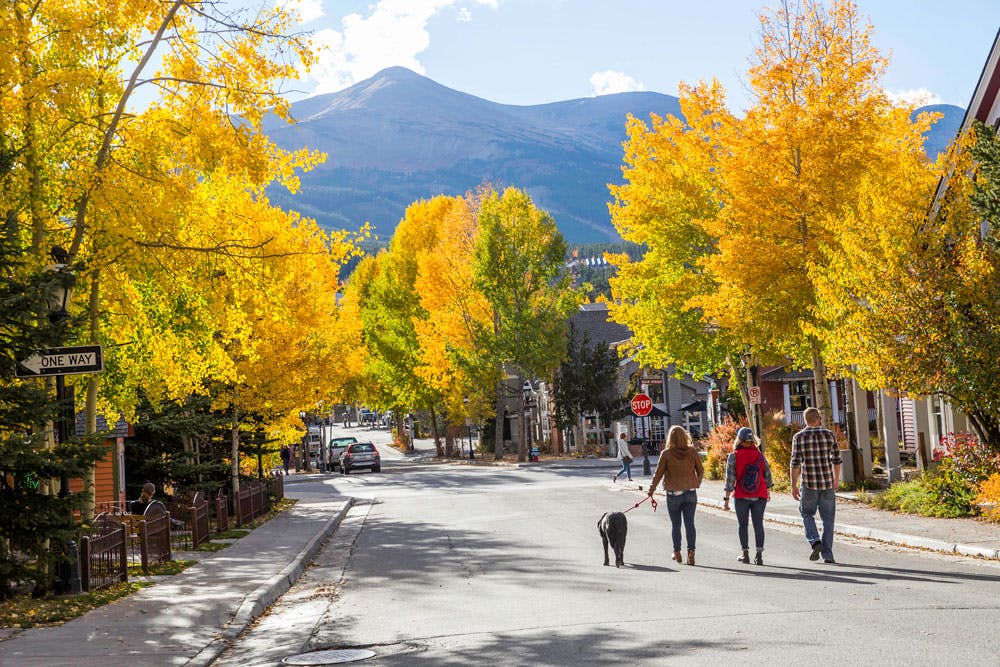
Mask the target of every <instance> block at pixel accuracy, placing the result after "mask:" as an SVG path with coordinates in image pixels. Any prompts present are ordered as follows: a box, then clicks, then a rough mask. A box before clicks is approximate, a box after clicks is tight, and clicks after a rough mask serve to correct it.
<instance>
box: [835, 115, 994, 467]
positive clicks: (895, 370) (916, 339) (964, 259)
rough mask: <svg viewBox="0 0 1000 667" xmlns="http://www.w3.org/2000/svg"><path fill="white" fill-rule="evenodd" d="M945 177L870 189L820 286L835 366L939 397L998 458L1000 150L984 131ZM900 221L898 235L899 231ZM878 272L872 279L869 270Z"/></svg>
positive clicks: (914, 172) (963, 144)
mask: <svg viewBox="0 0 1000 667" xmlns="http://www.w3.org/2000/svg"><path fill="white" fill-rule="evenodd" d="M945 167H946V173H950V174H952V175H951V177H950V178H949V179H948V180H947V181H946V184H947V185H946V187H945V188H944V189H943V190H942V192H943V196H942V197H941V199H940V200H939V201H938V202H936V205H935V206H934V207H932V208H931V209H930V210H931V214H932V215H931V216H930V217H929V216H928V205H927V203H928V201H930V200H931V197H932V193H933V192H934V188H935V187H936V186H937V184H938V182H939V181H938V173H939V172H937V171H936V170H931V169H928V168H927V167H926V166H925V165H919V164H915V165H913V166H912V167H911V170H910V173H909V174H907V175H906V177H905V178H899V179H895V180H893V181H892V182H889V183H886V182H884V181H883V180H881V179H880V178H879V179H874V178H873V179H872V181H871V184H870V187H869V188H868V189H867V190H866V196H865V198H864V200H863V205H862V206H859V207H858V208H857V210H856V213H855V214H854V215H852V216H849V217H846V218H845V220H844V229H843V231H842V236H843V237H844V238H848V237H849V239H850V241H849V244H848V242H847V241H845V242H843V245H844V247H845V248H846V252H843V253H832V252H831V253H828V254H827V262H826V263H825V267H824V268H825V270H824V271H822V272H820V273H819V274H818V275H819V278H820V280H819V281H818V283H817V284H818V285H819V287H820V290H819V295H820V297H821V301H820V305H821V307H822V308H821V310H820V312H822V313H823V314H824V316H825V317H826V318H827V320H828V322H829V325H828V329H829V330H831V331H832V332H833V333H832V334H831V335H830V336H829V337H828V339H827V341H826V343H827V347H828V349H829V350H830V353H831V355H832V358H833V360H834V361H835V362H836V363H837V364H838V365H839V366H841V367H845V368H847V369H849V370H850V371H851V372H852V373H853V374H854V375H856V376H857V378H858V380H859V382H861V384H862V385H863V386H866V387H868V388H877V387H895V388H897V389H899V390H903V391H907V392H909V393H911V394H915V395H929V394H934V393H941V394H943V395H944V396H946V397H947V398H948V400H949V401H950V402H951V403H952V404H953V405H954V406H955V407H956V408H958V409H960V410H961V411H962V412H964V413H965V414H966V415H967V416H968V417H969V420H970V422H971V424H972V426H973V428H974V429H975V431H976V433H977V434H978V435H979V437H980V438H981V439H982V440H983V441H984V442H986V443H989V445H990V446H991V447H992V448H993V449H994V450H995V451H1000V361H998V357H997V350H998V349H1000V280H998V279H997V276H998V275H1000V245H998V241H997V236H996V230H997V229H998V225H1000V208H998V206H997V203H996V202H997V197H998V195H1000V141H998V139H997V134H996V131H995V130H994V129H993V128H989V127H986V126H984V125H981V124H977V125H976V126H975V127H974V128H973V130H972V131H971V132H969V133H968V134H967V136H965V137H963V138H962V139H961V141H960V142H959V143H958V144H957V145H956V147H955V148H954V149H953V151H952V156H951V157H950V162H949V163H948V164H946V165H945ZM890 221H891V224H890ZM875 266H877V267H878V270H877V271H873V270H872V267H875Z"/></svg>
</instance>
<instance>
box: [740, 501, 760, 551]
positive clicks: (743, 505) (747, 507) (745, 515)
mask: <svg viewBox="0 0 1000 667" xmlns="http://www.w3.org/2000/svg"><path fill="white" fill-rule="evenodd" d="M765 507H767V498H733V509H734V510H736V523H737V529H736V532H737V534H738V535H739V536H740V548H741V549H743V551H746V550H747V549H749V548H750V547H749V546H747V545H748V544H750V530H749V528H748V526H747V523H748V521H747V520H748V519H752V520H753V541H754V546H756V547H757V551H763V550H764V508H765Z"/></svg>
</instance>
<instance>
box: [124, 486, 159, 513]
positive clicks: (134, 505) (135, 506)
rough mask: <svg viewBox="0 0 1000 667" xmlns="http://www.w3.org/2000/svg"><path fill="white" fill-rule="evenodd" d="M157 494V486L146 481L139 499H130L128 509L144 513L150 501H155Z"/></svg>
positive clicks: (132, 511)
mask: <svg viewBox="0 0 1000 667" xmlns="http://www.w3.org/2000/svg"><path fill="white" fill-rule="evenodd" d="M155 494H156V486H155V485H153V483H152V482H146V483H145V484H143V485H142V493H140V494H139V499H138V500H130V501H129V503H128V511H129V512H131V513H132V514H143V513H144V512H145V511H146V508H147V507H149V503H151V502H152V501H153V496H154V495H155Z"/></svg>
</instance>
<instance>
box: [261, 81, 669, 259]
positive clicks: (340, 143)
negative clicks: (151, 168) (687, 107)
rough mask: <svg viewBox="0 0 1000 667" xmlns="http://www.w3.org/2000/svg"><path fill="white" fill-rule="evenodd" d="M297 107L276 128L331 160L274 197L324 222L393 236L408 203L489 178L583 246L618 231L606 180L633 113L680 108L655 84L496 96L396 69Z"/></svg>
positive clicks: (274, 133)
mask: <svg viewBox="0 0 1000 667" xmlns="http://www.w3.org/2000/svg"><path fill="white" fill-rule="evenodd" d="M291 111H292V115H293V117H295V118H296V119H297V120H298V121H299V122H298V123H297V124H295V125H288V124H285V123H283V122H281V121H278V120H274V121H271V122H269V123H268V124H267V126H266V130H267V132H268V134H269V135H270V136H271V137H272V139H273V140H274V141H275V143H277V144H278V145H279V146H281V147H282V148H285V149H297V148H301V147H303V146H309V147H310V148H314V149H318V150H322V151H324V152H326V153H327V154H328V157H327V161H326V163H325V164H323V165H320V166H319V167H317V168H316V169H314V170H313V171H311V172H309V173H307V174H304V175H303V176H302V179H301V182H302V190H301V191H300V193H299V194H297V195H295V196H292V195H290V194H289V193H288V192H287V191H286V190H284V189H279V188H272V189H271V190H269V192H268V194H269V196H270V197H271V199H272V201H273V202H274V203H275V204H278V205H280V206H282V207H286V208H293V209H295V210H298V211H300V212H302V213H303V214H305V215H308V216H311V217H314V218H316V220H317V221H318V222H319V224H320V225H322V226H324V227H327V228H343V229H357V228H358V226H360V225H361V224H362V223H364V222H365V221H370V222H372V224H374V225H375V227H376V231H377V232H378V233H379V235H380V236H382V237H383V238H387V237H388V236H389V235H390V234H391V233H392V230H393V229H394V228H395V226H396V223H398V222H399V219H400V218H401V217H402V216H403V213H404V211H405V209H406V207H407V206H408V205H409V204H410V203H412V202H414V201H416V200H418V199H426V198H429V197H433V196H435V195H438V194H447V195H460V194H464V193H465V192H468V191H469V190H472V189H474V188H476V187H477V186H479V185H480V184H482V183H483V182H489V183H494V184H497V185H500V186H516V187H519V188H522V189H524V190H525V191H527V192H528V193H529V194H530V195H531V197H532V199H534V201H535V203H536V204H537V205H538V206H539V207H541V208H544V209H546V210H547V211H549V213H551V214H552V216H553V217H554V218H555V220H556V224H557V225H558V226H559V229H560V230H561V231H562V233H563V235H564V236H565V237H566V238H567V240H568V241H570V242H574V243H586V242H599V241H613V240H618V234H617V232H616V231H615V230H614V228H613V227H612V226H611V220H610V216H609V214H608V208H607V203H608V201H609V200H610V195H609V193H608V188H607V184H608V183H609V182H612V181H614V182H620V181H621V160H622V146H621V144H622V142H623V141H624V140H625V119H626V116H627V115H628V114H629V113H632V114H633V115H635V116H638V117H640V118H646V119H648V118H649V114H650V112H655V113H657V114H659V115H666V114H675V115H676V114H679V113H680V108H679V106H678V102H677V98H676V97H672V96H670V95H661V94H659V93H647V92H637V93H619V94H617V95H605V96H601V97H591V98H583V99H578V100H568V101H565V102H555V103H552V104H542V105H536V106H513V105H505V104H497V103H495V102H490V101H488V100H484V99H481V98H478V97H475V96H473V95H468V94H466V93H461V92H458V91H455V90H452V89H450V88H447V87H445V86H442V85H440V84H438V83H435V82H434V81H431V80H430V79H428V78H426V77H423V76H420V75H418V74H416V73H414V72H411V71H410V70H407V69H404V68H401V67H392V68H389V69H386V70H383V71H381V72H379V73H378V74H376V75H375V76H373V77H372V78H370V79H368V80H366V81H362V82H361V83H358V84H356V85H354V86H352V87H350V88H347V89H346V90H343V91H340V92H337V93H332V94H329V95H319V96H317V97H313V98H309V99H307V100H303V101H301V102H297V103H295V104H293V105H292V110H291Z"/></svg>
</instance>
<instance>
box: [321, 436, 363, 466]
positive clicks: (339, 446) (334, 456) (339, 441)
mask: <svg viewBox="0 0 1000 667" xmlns="http://www.w3.org/2000/svg"><path fill="white" fill-rule="evenodd" d="M357 441H358V439H357V438H355V437H354V436H353V435H348V436H345V437H342V438H330V443H329V445H328V447H329V449H327V453H326V463H327V465H328V466H329V468H330V470H338V469H340V455H341V454H343V453H344V450H346V449H347V446H348V445H350V444H351V443H355V442H357Z"/></svg>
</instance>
